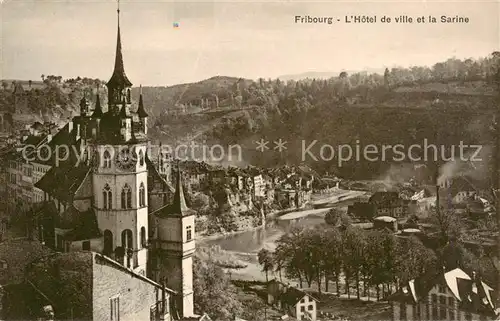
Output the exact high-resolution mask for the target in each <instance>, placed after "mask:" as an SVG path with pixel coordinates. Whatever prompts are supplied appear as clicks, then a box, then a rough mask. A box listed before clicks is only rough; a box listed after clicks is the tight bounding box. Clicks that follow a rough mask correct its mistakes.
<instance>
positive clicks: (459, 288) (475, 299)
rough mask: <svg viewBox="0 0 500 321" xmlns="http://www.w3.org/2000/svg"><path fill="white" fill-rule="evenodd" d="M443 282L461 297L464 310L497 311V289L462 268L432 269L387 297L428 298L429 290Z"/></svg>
mask: <svg viewBox="0 0 500 321" xmlns="http://www.w3.org/2000/svg"><path fill="white" fill-rule="evenodd" d="M439 284H441V285H444V286H446V287H447V289H449V291H450V292H451V293H453V296H454V297H455V298H456V299H457V300H458V301H459V308H460V309H461V310H465V311H469V312H473V313H480V314H488V315H495V312H494V311H495V293H494V290H493V288H491V287H490V286H489V285H488V284H486V283H485V282H483V281H482V280H481V279H480V278H477V277H475V275H473V276H472V277H471V276H470V275H468V274H467V273H465V272H464V271H463V270H462V269H459V268H456V269H453V270H450V271H447V272H440V273H435V272H429V273H427V274H424V275H422V276H420V277H418V278H415V279H413V280H410V281H409V282H407V283H406V284H404V285H403V286H402V287H401V288H400V289H399V290H398V291H397V292H396V293H394V294H392V295H390V296H389V297H388V298H387V300H389V301H398V302H407V303H416V302H419V301H422V300H426V298H427V294H428V293H429V291H430V290H431V289H432V288H433V287H435V286H436V285H439Z"/></svg>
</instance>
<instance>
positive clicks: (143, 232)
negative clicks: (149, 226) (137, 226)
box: [141, 226, 147, 247]
mask: <svg viewBox="0 0 500 321" xmlns="http://www.w3.org/2000/svg"><path fill="white" fill-rule="evenodd" d="M146 245H147V244H146V228H145V227H144V226H143V227H141V246H142V247H146Z"/></svg>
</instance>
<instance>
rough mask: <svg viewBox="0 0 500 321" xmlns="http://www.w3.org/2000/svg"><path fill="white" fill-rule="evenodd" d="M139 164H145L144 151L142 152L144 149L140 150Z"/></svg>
mask: <svg viewBox="0 0 500 321" xmlns="http://www.w3.org/2000/svg"><path fill="white" fill-rule="evenodd" d="M139 165H140V166H144V153H143V152H142V149H141V150H139Z"/></svg>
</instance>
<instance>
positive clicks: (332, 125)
mask: <svg viewBox="0 0 500 321" xmlns="http://www.w3.org/2000/svg"><path fill="white" fill-rule="evenodd" d="M499 61H500V53H499V52H494V53H492V54H491V55H489V56H487V57H485V58H481V59H477V60H473V59H465V60H460V59H455V58H452V59H448V60H447V61H444V62H439V63H436V64H435V65H434V66H432V67H418V66H417V67H411V68H392V69H386V70H385V72H384V73H383V74H377V73H372V74H370V73H367V72H360V73H354V74H348V73H347V72H341V73H340V74H339V75H338V76H337V77H332V78H330V79H304V80H300V81H294V80H289V81H282V80H280V79H258V80H255V81H253V80H248V79H242V78H234V77H223V76H216V77H212V78H210V79H207V80H203V81H200V82H198V83H192V84H182V85H175V86H170V87H143V88H142V92H143V95H144V103H145V107H146V110H147V111H148V112H149V114H150V121H149V125H150V127H151V134H152V136H153V139H157V140H161V141H165V142H170V143H173V142H178V141H179V139H183V138H185V137H186V136H188V137H191V138H193V137H194V138H195V139H197V140H202V139H203V140H205V141H206V142H207V143H209V144H210V143H221V144H235V143H238V144H240V145H242V147H243V149H244V150H245V152H244V158H245V159H244V162H245V163H251V164H255V165H263V166H271V165H276V164H277V163H298V162H301V161H302V157H301V156H302V155H301V151H302V148H301V147H302V146H301V144H303V141H304V142H305V144H306V145H308V144H309V143H310V142H312V141H313V140H317V141H318V146H319V145H320V144H330V145H332V146H336V145H340V144H351V145H353V144H355V143H356V142H357V141H359V142H360V143H361V145H363V144H405V145H411V144H413V143H421V142H422V140H423V139H429V140H436V141H438V142H439V143H440V144H443V145H446V146H449V145H452V144H458V143H459V142H460V141H464V142H466V143H468V144H475V143H478V144H485V145H488V144H489V143H490V141H491V131H490V125H491V120H492V114H491V110H492V109H494V108H496V106H497V104H498V103H497V94H496V92H497V86H498V84H497V81H496V79H498V74H497V66H498V65H499ZM42 78H43V81H42V82H37V84H36V88H33V89H31V90H29V89H28V88H29V84H28V85H27V84H26V83H24V84H23V88H24V89H25V92H24V93H23V95H24V97H25V98H26V104H25V105H23V106H22V107H21V108H19V107H18V109H17V113H18V114H34V115H40V117H45V118H58V119H60V120H62V119H65V118H67V116H68V115H70V114H71V113H73V112H75V111H76V110H77V108H78V101H79V99H80V98H81V97H82V96H83V94H84V93H87V98H88V99H90V100H91V102H92V103H93V101H94V99H95V88H96V86H97V85H99V86H100V90H101V91H102V94H101V99H102V100H103V101H102V102H103V103H104V104H105V103H106V101H105V99H106V94H105V90H106V88H105V86H103V82H102V81H100V80H97V79H89V78H80V77H78V78H76V79H68V80H63V79H62V77H60V76H47V77H45V76H44V77H42ZM2 85H3V90H2V92H1V93H0V107H1V108H2V109H3V110H7V108H9V106H12V104H13V100H14V96H15V95H14V88H15V86H13V85H11V84H10V83H8V82H6V81H4V82H3V83H2ZM31 85H32V86H33V85H34V84H31ZM138 94H139V88H137V87H136V88H133V92H132V96H133V99H137V98H138ZM133 108H135V106H133ZM179 110H180V111H182V112H178V111H179ZM214 110H215V111H217V112H215V113H206V112H207V111H214ZM202 111H204V112H202ZM436 137H438V138H436ZM260 138H264V139H267V140H269V141H271V142H272V141H273V140H277V139H280V138H281V139H283V140H285V141H287V150H285V151H283V152H282V153H278V152H274V153H273V152H269V153H266V154H265V156H264V155H263V154H262V153H259V152H257V151H256V150H255V141H256V140H259V139H260ZM318 146H317V147H318ZM271 147H272V146H271ZM306 161H308V162H309V161H310V162H311V165H312V166H313V167H314V168H316V169H318V170H321V171H331V170H333V171H336V172H338V173H339V174H341V175H342V174H344V175H351V176H359V177H366V176H367V175H371V176H377V175H380V174H381V173H383V172H384V170H385V167H386V166H390V164H388V163H387V162H370V163H366V164H360V162H355V163H349V164H348V163H346V164H343V166H342V168H338V166H337V165H336V159H333V160H332V161H330V162H316V161H314V160H311V159H309V160H306Z"/></svg>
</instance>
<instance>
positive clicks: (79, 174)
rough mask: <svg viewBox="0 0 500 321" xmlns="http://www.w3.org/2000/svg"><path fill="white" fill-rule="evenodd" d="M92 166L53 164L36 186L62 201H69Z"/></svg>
mask: <svg viewBox="0 0 500 321" xmlns="http://www.w3.org/2000/svg"><path fill="white" fill-rule="evenodd" d="M90 170H91V168H90V167H88V166H86V165H79V166H77V167H75V166H72V165H66V166H60V167H58V166H53V167H52V168H51V169H50V170H49V171H48V172H47V173H46V174H45V175H44V176H43V177H42V178H41V179H40V180H39V181H38V182H37V183H36V184H35V187H36V188H39V189H41V190H42V191H44V192H46V193H48V194H49V195H51V196H53V197H55V198H56V199H58V200H60V201H69V200H71V199H72V198H73V196H74V195H75V193H76V191H77V190H78V188H79V187H80V186H81V185H82V183H83V181H84V180H85V178H86V177H87V175H88V174H89V172H90Z"/></svg>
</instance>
